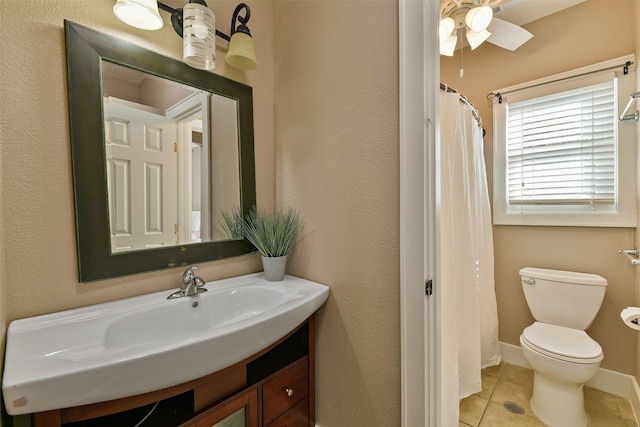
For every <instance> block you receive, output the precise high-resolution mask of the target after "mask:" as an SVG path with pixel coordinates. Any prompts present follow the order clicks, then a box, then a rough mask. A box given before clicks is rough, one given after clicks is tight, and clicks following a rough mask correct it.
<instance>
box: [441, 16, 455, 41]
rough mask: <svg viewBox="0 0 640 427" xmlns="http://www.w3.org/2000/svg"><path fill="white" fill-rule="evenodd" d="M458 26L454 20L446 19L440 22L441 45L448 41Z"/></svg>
mask: <svg viewBox="0 0 640 427" xmlns="http://www.w3.org/2000/svg"><path fill="white" fill-rule="evenodd" d="M455 26H456V23H455V22H454V21H453V19H452V18H444V19H441V20H440V44H442V43H444V42H446V41H447V39H448V38H449V36H450V35H451V33H453V30H454V28H455Z"/></svg>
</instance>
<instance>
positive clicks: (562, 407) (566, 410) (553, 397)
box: [531, 371, 588, 427]
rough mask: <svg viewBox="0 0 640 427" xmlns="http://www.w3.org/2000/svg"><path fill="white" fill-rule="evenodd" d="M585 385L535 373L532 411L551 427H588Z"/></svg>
mask: <svg viewBox="0 0 640 427" xmlns="http://www.w3.org/2000/svg"><path fill="white" fill-rule="evenodd" d="M583 388H584V384H583V383H580V384H574V383H567V382H564V381H557V380H555V379H551V378H548V377H546V376H544V375H543V374H540V373H538V372H535V371H534V379H533V395H532V396H531V409H532V410H533V412H534V413H535V415H536V416H537V417H538V418H539V419H540V420H541V421H542V422H544V423H545V424H548V425H550V426H551V427H587V424H588V417H587V412H586V411H585V408H584V391H583Z"/></svg>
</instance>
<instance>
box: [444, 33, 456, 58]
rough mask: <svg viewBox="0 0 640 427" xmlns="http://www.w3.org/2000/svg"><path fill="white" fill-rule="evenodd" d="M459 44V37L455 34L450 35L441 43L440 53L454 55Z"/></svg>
mask: <svg viewBox="0 0 640 427" xmlns="http://www.w3.org/2000/svg"><path fill="white" fill-rule="evenodd" d="M457 44H458V37H457V36H456V35H455V34H452V35H450V36H449V38H448V39H447V40H445V42H444V43H441V44H440V55H444V56H453V52H455V50H456V45H457Z"/></svg>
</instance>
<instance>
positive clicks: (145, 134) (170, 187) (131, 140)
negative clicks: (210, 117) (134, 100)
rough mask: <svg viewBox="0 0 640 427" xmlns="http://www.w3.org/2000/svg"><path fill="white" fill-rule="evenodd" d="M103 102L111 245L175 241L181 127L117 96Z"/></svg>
mask: <svg viewBox="0 0 640 427" xmlns="http://www.w3.org/2000/svg"><path fill="white" fill-rule="evenodd" d="M104 105H105V129H106V132H105V137H106V141H105V149H106V159H107V164H108V167H107V182H108V198H109V215H110V219H111V250H112V252H123V251H132V250H138V249H146V248H154V247H162V246H167V245H174V244H175V243H176V234H175V230H176V224H177V222H178V219H177V207H176V203H175V201H176V200H177V160H176V159H177V155H176V152H175V150H174V143H175V141H176V138H177V126H176V124H175V122H174V121H173V120H170V119H168V118H166V117H164V116H162V115H159V114H154V113H151V112H147V111H142V110H140V109H137V108H133V107H131V106H127V105H123V104H120V103H118V102H117V101H115V100H114V99H110V100H108V101H106V102H105V104H104Z"/></svg>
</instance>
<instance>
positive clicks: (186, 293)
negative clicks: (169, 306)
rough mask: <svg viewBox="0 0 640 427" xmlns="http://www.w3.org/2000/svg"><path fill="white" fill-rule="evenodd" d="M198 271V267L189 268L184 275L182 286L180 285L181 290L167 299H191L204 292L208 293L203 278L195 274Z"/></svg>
mask: <svg viewBox="0 0 640 427" xmlns="http://www.w3.org/2000/svg"><path fill="white" fill-rule="evenodd" d="M197 269H198V267H197V266H196V265H191V266H189V268H187V269H186V270H185V271H184V273H182V285H180V290H179V291H176V292H174V293H172V294H171V295H169V296H168V297H167V299H174V298H181V297H190V296H193V295H198V294H199V293H202V292H207V289H206V288H204V287H203V286H204V280H202V278H201V277H198V276H196V274H195V273H194V271H195V270H197Z"/></svg>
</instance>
